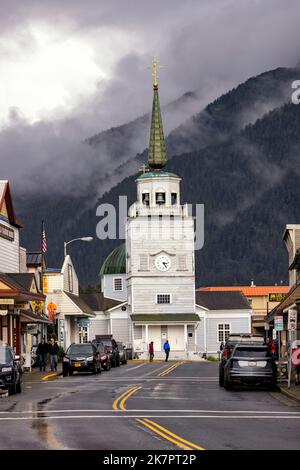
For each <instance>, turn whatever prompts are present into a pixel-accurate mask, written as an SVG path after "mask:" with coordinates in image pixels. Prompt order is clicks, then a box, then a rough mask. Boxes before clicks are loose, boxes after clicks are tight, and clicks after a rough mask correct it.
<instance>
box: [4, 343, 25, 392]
mask: <svg viewBox="0 0 300 470" xmlns="http://www.w3.org/2000/svg"><path fill="white" fill-rule="evenodd" d="M0 390H8V392H9V393H20V392H21V391H22V369H21V364H20V358H19V357H18V356H15V353H14V350H13V349H12V348H11V347H10V346H8V345H7V344H5V343H1V342H0Z"/></svg>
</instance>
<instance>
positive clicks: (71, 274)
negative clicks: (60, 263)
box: [68, 264, 73, 292]
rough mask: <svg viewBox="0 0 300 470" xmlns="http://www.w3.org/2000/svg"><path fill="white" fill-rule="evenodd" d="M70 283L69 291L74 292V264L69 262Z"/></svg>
mask: <svg viewBox="0 0 300 470" xmlns="http://www.w3.org/2000/svg"><path fill="white" fill-rule="evenodd" d="M68 284H69V292H73V266H72V265H71V264H68Z"/></svg>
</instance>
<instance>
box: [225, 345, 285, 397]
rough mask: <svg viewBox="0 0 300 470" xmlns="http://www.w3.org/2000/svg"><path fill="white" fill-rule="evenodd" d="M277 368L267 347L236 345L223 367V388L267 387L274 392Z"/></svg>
mask: <svg viewBox="0 0 300 470" xmlns="http://www.w3.org/2000/svg"><path fill="white" fill-rule="evenodd" d="M276 381H277V368H276V363H275V360H274V358H273V357H272V355H271V353H270V351H269V349H268V346H262V345H257V344H256V345H253V344H252V345H247V344H237V345H236V346H235V347H234V349H233V351H232V353H231V356H230V358H229V359H228V361H227V362H226V364H225V367H224V387H225V389H226V390H231V388H232V387H233V385H236V384H239V385H249V386H257V385H267V386H268V387H270V388H271V390H274V389H275V388H276Z"/></svg>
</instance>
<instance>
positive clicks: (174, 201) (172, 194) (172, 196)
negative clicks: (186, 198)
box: [171, 193, 177, 206]
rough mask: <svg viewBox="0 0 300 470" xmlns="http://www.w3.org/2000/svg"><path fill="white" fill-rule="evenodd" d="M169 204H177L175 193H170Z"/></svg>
mask: <svg viewBox="0 0 300 470" xmlns="http://www.w3.org/2000/svg"><path fill="white" fill-rule="evenodd" d="M171 204H172V206H175V205H176V204H177V193H171Z"/></svg>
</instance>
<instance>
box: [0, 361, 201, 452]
mask: <svg viewBox="0 0 300 470" xmlns="http://www.w3.org/2000/svg"><path fill="white" fill-rule="evenodd" d="M180 364H181V363H179V364H178V365H180ZM173 367H174V366H173ZM177 367H178V366H177ZM172 370H173V368H172ZM141 388H142V387H133V388H131V389H129V390H127V392H125V393H123V394H122V395H121V396H120V397H119V398H117V399H116V400H115V401H114V403H113V408H114V410H118V409H119V410H121V411H127V410H126V406H125V403H126V401H127V400H128V399H129V398H130V397H131V396H132V395H134V394H135V393H136V392H137V391H138V390H140V389H141ZM121 416H124V415H121ZM131 417H132V415H131ZM0 419H1V418H0ZM136 421H137V422H139V423H140V424H142V425H143V426H145V427H147V428H148V429H151V430H152V431H153V432H154V433H155V434H158V435H159V436H161V437H163V438H164V439H166V440H167V441H169V442H172V443H173V444H176V445H177V446H178V447H180V448H181V449H184V450H195V449H197V450H204V449H203V448H202V447H199V446H196V444H193V443H192V442H189V441H186V440H185V439H182V438H181V437H179V436H177V435H176V434H174V433H172V432H171V431H168V430H167V429H165V428H163V427H162V426H160V425H159V424H157V423H155V422H154V421H150V420H149V419H146V420H143V419H140V416H139V417H138V418H136Z"/></svg>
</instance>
